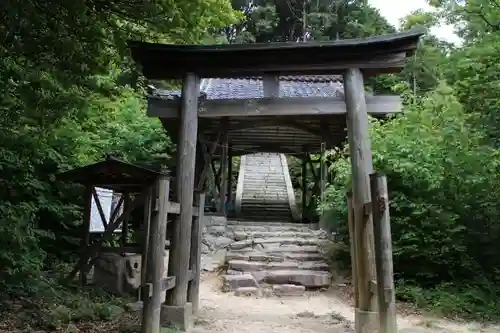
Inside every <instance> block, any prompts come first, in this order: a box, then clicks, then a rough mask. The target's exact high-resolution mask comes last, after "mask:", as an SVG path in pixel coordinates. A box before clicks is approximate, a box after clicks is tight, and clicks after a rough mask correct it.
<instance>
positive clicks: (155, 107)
mask: <svg viewBox="0 0 500 333" xmlns="http://www.w3.org/2000/svg"><path fill="white" fill-rule="evenodd" d="M366 105H367V110H368V113H369V114H371V115H374V116H383V115H386V114H392V113H397V112H399V111H400V110H401V98H400V97H399V96H367V97H366ZM179 106H180V101H179V100H167V99H161V98H156V97H151V98H149V100H148V115H149V116H151V117H160V118H178V117H179ZM346 113H347V109H346V105H345V102H344V99H343V98H342V97H308V98H296V97H295V98H293V97H286V98H285V97H283V98H274V97H268V98H255V99H246V100H245V99H219V100H204V101H202V102H200V107H199V109H198V116H199V117H200V118H220V117H242V116H247V117H251V116H299V115H300V116H307V115H344V114H346Z"/></svg>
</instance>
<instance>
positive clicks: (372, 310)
mask: <svg viewBox="0 0 500 333" xmlns="http://www.w3.org/2000/svg"><path fill="white" fill-rule="evenodd" d="M344 89H345V103H346V109H347V132H348V134H347V136H348V142H349V151H350V156H351V170H352V194H353V200H352V203H353V211H354V246H355V265H354V266H355V267H356V275H357V276H356V284H357V288H356V289H357V290H355V294H356V299H357V300H358V306H357V308H356V315H355V320H356V323H355V325H356V332H357V333H374V332H378V322H377V321H378V317H377V297H376V296H377V295H376V282H375V281H376V269H375V257H374V251H375V250H374V237H373V221H372V215H371V209H370V207H371V206H370V204H371V197H370V178H369V177H370V174H371V173H372V172H373V163H372V153H371V144H370V138H369V135H368V113H367V111H366V100H365V90H364V85H363V74H362V72H361V70H360V69H358V68H349V69H347V70H346V71H345V73H344Z"/></svg>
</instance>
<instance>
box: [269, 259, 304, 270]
mask: <svg viewBox="0 0 500 333" xmlns="http://www.w3.org/2000/svg"><path fill="white" fill-rule="evenodd" d="M298 268H299V263H298V262H295V261H283V262H270V263H268V264H267V266H266V269H269V270H278V269H298Z"/></svg>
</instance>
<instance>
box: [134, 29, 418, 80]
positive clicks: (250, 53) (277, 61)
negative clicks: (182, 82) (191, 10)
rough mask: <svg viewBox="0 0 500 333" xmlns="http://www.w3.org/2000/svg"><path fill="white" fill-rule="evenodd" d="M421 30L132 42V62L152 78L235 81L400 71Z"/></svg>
mask: <svg viewBox="0 0 500 333" xmlns="http://www.w3.org/2000/svg"><path fill="white" fill-rule="evenodd" d="M423 34H424V31H423V30H422V29H412V30H408V31H405V32H399V33H394V34H388V35H382V36H376V37H368V38H357V39H345V40H335V41H322V42H305V43H256V44H228V45H173V44H154V43H144V42H138V41H131V42H129V47H130V49H131V52H132V58H133V59H134V61H136V62H137V63H139V64H140V65H141V66H142V71H143V74H144V76H146V78H148V79H170V78H182V77H183V76H184V75H185V74H186V73H195V74H196V75H198V76H199V77H221V78H237V77H243V76H252V75H262V74H263V73H273V74H275V75H318V74H342V73H343V72H344V70H345V69H347V68H359V69H361V70H362V71H363V73H364V75H366V76H370V75H377V74H384V73H394V72H399V71H400V70H401V69H402V68H403V66H404V64H405V60H406V58H407V57H409V56H410V55H412V54H413V52H414V51H415V49H416V48H417V45H418V41H419V39H420V37H421V36H422V35H423Z"/></svg>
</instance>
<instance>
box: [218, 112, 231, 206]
mask: <svg viewBox="0 0 500 333" xmlns="http://www.w3.org/2000/svg"><path fill="white" fill-rule="evenodd" d="M228 121H229V120H228V119H227V118H223V119H222V120H221V131H222V153H221V156H220V167H219V168H220V190H219V209H218V211H219V213H222V214H224V215H226V213H227V212H226V197H227V183H228V181H227V178H228V174H227V171H228V165H227V162H228V148H229V147H228V135H227V134H228Z"/></svg>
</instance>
